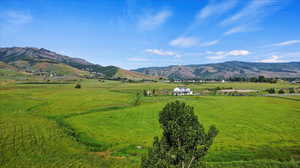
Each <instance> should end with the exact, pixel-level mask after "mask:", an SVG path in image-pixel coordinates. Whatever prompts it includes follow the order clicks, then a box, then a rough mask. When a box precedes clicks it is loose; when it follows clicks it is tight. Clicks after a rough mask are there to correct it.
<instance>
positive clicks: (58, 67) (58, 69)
mask: <svg viewBox="0 0 300 168" xmlns="http://www.w3.org/2000/svg"><path fill="white" fill-rule="evenodd" d="M33 69H34V70H42V71H44V72H55V73H56V74H57V75H59V76H68V75H70V76H83V75H88V74H89V73H88V72H86V71H82V70H79V69H77V68H73V67H71V66H69V65H66V64H54V63H47V62H42V63H37V64H35V65H34V66H33Z"/></svg>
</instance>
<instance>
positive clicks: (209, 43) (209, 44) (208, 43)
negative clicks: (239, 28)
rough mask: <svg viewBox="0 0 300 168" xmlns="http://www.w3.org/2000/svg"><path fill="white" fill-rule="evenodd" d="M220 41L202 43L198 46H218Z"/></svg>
mask: <svg viewBox="0 0 300 168" xmlns="http://www.w3.org/2000/svg"><path fill="white" fill-rule="evenodd" d="M219 42H220V41H219V40H213V41H209V42H204V43H202V44H200V46H201V47H209V46H213V45H216V44H218V43H219Z"/></svg>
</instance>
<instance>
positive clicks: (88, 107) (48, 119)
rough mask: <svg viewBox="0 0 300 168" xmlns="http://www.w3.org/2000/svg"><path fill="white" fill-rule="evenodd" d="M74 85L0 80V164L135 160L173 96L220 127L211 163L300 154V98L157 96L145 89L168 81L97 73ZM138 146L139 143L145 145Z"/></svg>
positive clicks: (249, 163)
mask: <svg viewBox="0 0 300 168" xmlns="http://www.w3.org/2000/svg"><path fill="white" fill-rule="evenodd" d="M81 84H82V89H74V84H21V83H20V84H12V83H10V84H8V85H2V86H0V155H1V157H0V165H1V166H0V167H6V168H9V167H45V168H46V167H47V168H48V167H138V165H139V162H140V156H141V155H142V154H143V153H145V152H146V151H147V148H148V147H150V146H151V144H152V139H153V137H154V136H160V135H161V129H160V127H159V123H158V113H159V111H160V110H161V109H162V107H163V106H164V105H165V104H166V103H167V102H169V101H173V100H176V99H179V100H182V101H185V102H186V103H188V104H190V105H192V106H194V107H195V113H196V114H197V115H198V116H199V119H200V121H201V122H203V123H204V125H205V127H208V126H209V125H211V124H215V125H216V126H217V128H218V129H219V130H220V134H219V135H218V136H217V138H216V141H215V143H214V145H213V146H212V148H211V150H210V151H209V154H208V155H207V156H206V158H205V162H206V164H207V166H208V167H225V168H227V167H228V168H229V167H233V168H235V167H245V168H246V167H247V168H248V167H249V168H254V167H274V168H275V167H278V168H279V167H292V166H294V167H295V165H297V164H298V162H299V160H300V157H299V155H300V141H299V139H300V129H299V124H300V115H299V113H300V110H299V109H300V102H299V101H298V97H293V98H290V97H287V98H277V97H254V96H198V97H196V96H188V97H173V96H155V97H143V98H142V103H141V105H139V106H134V105H133V100H134V98H135V94H136V93H137V92H139V91H141V90H143V89H159V90H167V89H172V88H174V87H175V86H176V84H169V83H132V84H129V83H120V82H117V81H106V82H104V83H102V82H98V81H95V80H87V81H82V82H81ZM292 86H293V87H295V86H294V85H289V84H286V83H280V84H257V83H224V84H222V83H209V84H192V85H190V86H189V87H191V88H193V89H194V90H205V89H207V88H215V87H233V88H236V89H257V90H263V89H266V88H281V87H284V88H288V87H292ZM139 146H140V147H141V148H140V147H139Z"/></svg>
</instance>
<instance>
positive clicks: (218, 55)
mask: <svg viewBox="0 0 300 168" xmlns="http://www.w3.org/2000/svg"><path fill="white" fill-rule="evenodd" d="M250 53H251V52H250V51H248V50H231V51H206V54H207V55H208V56H207V57H206V58H207V59H210V60H222V59H225V58H226V57H228V56H246V55H249V54H250Z"/></svg>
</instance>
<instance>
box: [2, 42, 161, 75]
mask: <svg viewBox="0 0 300 168" xmlns="http://www.w3.org/2000/svg"><path fill="white" fill-rule="evenodd" d="M0 62H2V63H1V64H2V66H1V67H0V69H1V68H2V69H5V68H6V69H9V70H11V71H18V72H27V73H29V74H33V75H35V74H39V75H44V76H47V75H48V76H60V77H62V76H74V77H104V78H126V79H140V78H141V79H156V77H151V76H147V75H144V74H141V73H138V72H130V71H127V70H124V69H122V68H119V67H116V66H101V65H98V64H93V63H91V62H89V61H86V60H84V59H81V58H74V57H70V56H66V55H62V54H58V53H56V52H53V51H50V50H47V49H45V48H35V47H5V48H4V47H3V48H0ZM5 64H7V65H5ZM12 67H14V68H15V69H14V68H12ZM16 73H17V72H16ZM138 77H139V78H138Z"/></svg>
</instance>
